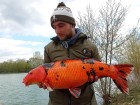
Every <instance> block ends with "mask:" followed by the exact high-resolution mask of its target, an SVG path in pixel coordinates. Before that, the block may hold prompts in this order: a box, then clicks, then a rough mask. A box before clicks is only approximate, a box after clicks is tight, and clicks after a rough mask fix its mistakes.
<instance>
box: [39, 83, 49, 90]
mask: <svg viewBox="0 0 140 105" xmlns="http://www.w3.org/2000/svg"><path fill="white" fill-rule="evenodd" d="M38 87H39V88H43V89H47V87H46V85H45V84H42V83H39V84H38Z"/></svg>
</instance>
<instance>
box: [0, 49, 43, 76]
mask: <svg viewBox="0 0 140 105" xmlns="http://www.w3.org/2000/svg"><path fill="white" fill-rule="evenodd" d="M40 64H43V58H42V56H41V55H40V52H39V51H36V52H35V53H34V54H33V57H31V58H30V59H29V60H25V59H18V60H16V61H13V60H8V61H5V62H2V63H0V73H22V72H28V71H30V70H31V69H32V68H35V67H37V66H38V65H40Z"/></svg>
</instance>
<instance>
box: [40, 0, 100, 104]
mask: <svg viewBox="0 0 140 105" xmlns="http://www.w3.org/2000/svg"><path fill="white" fill-rule="evenodd" d="M50 20H51V26H52V28H53V29H54V30H55V33H56V34H57V36H56V37H53V38H52V39H51V40H52V41H51V42H50V43H49V44H48V45H46V46H45V49H44V62H45V63H49V62H55V61H57V60H63V59H70V58H71V59H76V58H82V59H83V58H94V59H96V60H99V54H98V49H97V48H96V46H95V45H94V44H93V43H92V42H91V41H89V40H88V38H87V36H86V35H85V34H84V33H82V32H81V31H80V29H78V28H75V25H76V24H75V20H74V18H73V15H72V12H71V9H70V8H68V7H66V5H65V4H64V3H63V2H61V3H59V4H58V6H57V8H56V9H55V10H54V12H53V14H52V16H51V19H50ZM81 78H82V77H81ZM40 87H43V88H46V87H45V86H43V85H42V84H40ZM80 88H81V90H82V93H81V95H80V97H79V98H75V97H73V96H72V95H71V93H70V92H69V91H68V89H56V90H54V91H52V92H50V93H49V98H50V100H49V104H48V105H96V103H95V96H94V95H95V94H94V91H93V88H92V84H90V83H86V84H84V85H83V86H81V87H80Z"/></svg>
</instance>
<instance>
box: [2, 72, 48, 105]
mask: <svg viewBox="0 0 140 105" xmlns="http://www.w3.org/2000/svg"><path fill="white" fill-rule="evenodd" d="M25 75H26V73H20V74H0V105H47V103H48V90H44V89H39V88H38V86H37V85H32V86H29V87H25V85H24V84H23V83H22V79H23V78H24V76H25Z"/></svg>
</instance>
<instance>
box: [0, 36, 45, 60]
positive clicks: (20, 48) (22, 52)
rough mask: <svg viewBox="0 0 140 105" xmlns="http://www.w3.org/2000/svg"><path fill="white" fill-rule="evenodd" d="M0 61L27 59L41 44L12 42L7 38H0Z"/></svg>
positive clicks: (20, 41)
mask: <svg viewBox="0 0 140 105" xmlns="http://www.w3.org/2000/svg"><path fill="white" fill-rule="evenodd" d="M0 45H1V46H0V61H3V60H8V59H14V60H15V59H17V58H25V59H29V58H30V57H31V56H32V54H33V52H35V51H36V50H37V48H38V47H40V46H42V50H43V46H44V45H43V43H42V42H33V41H23V40H14V39H8V38H0Z"/></svg>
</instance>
